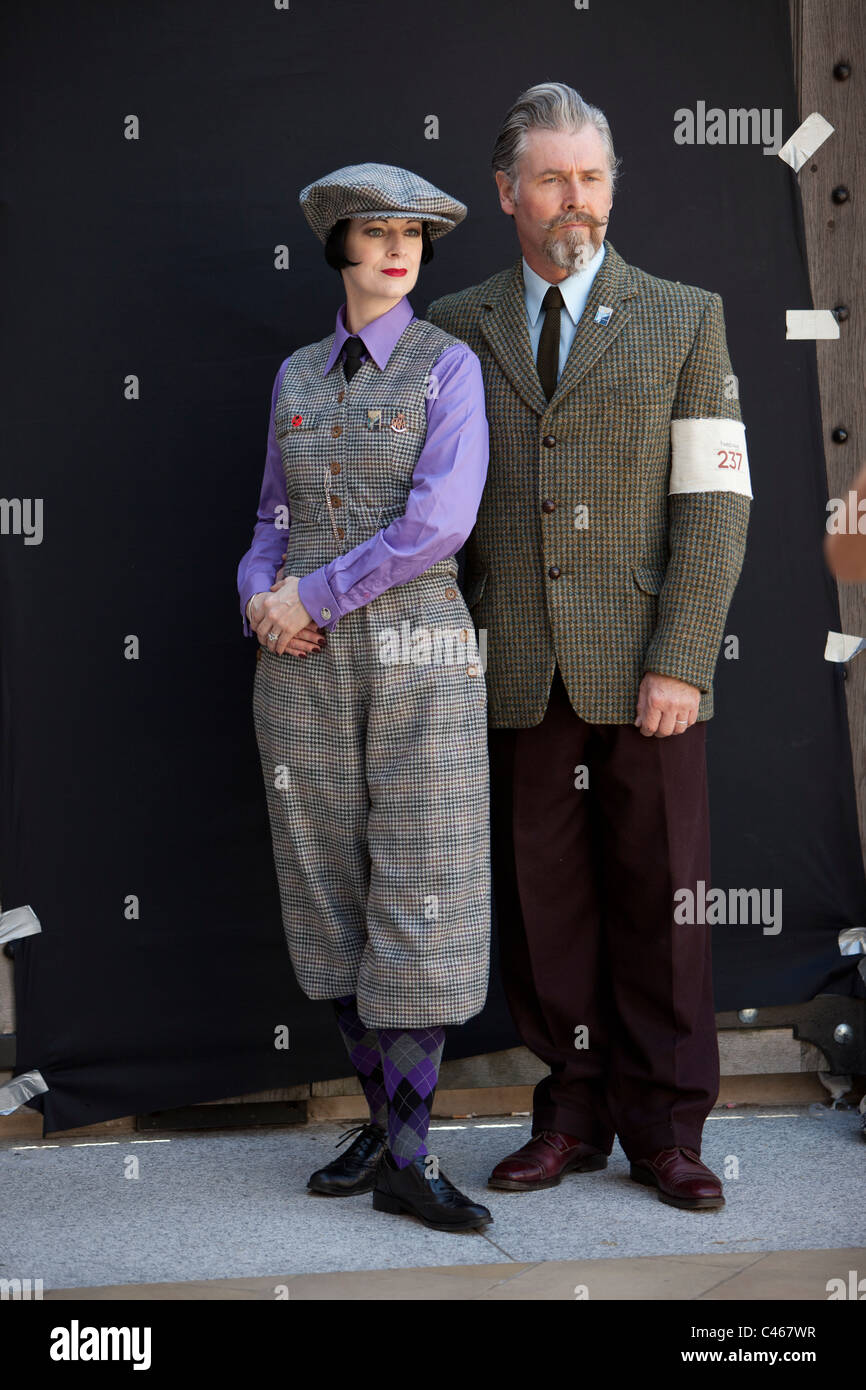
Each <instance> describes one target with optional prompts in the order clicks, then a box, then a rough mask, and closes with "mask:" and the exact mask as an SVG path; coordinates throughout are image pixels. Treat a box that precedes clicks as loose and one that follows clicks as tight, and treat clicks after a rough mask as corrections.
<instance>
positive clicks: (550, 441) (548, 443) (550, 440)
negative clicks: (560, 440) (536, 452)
mask: <svg viewBox="0 0 866 1390" xmlns="http://www.w3.org/2000/svg"><path fill="white" fill-rule="evenodd" d="M541 442H542V444H543V445H544V447H545V449H552V448H553V446H554V444H555V443H556V438H555V436H554V435H552V434H546V435H545V436H544V438H543V439H542V441H541Z"/></svg>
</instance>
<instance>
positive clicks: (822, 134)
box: [779, 111, 835, 174]
mask: <svg viewBox="0 0 866 1390" xmlns="http://www.w3.org/2000/svg"><path fill="white" fill-rule="evenodd" d="M834 129H835V127H834V126H831V124H830V122H829V121H825V120H824V117H823V116H822V115H821V112H820V111H813V112H812V114H811V116H807V117H806V119H805V121H804V122H803V124H802V125H801V126H798V127H797V129H796V130H795V131H794V134H793V135H792V136H791V138H790V140H788V141H786V143H785V144H784V145H783V146H782V148H781V149H780V150H779V158H780V159H784V161H785V163H786V164H790V166H791V168H792V169H793V170H794V173H795V174H798V173H799V172H800V170H801V169H802V167H803V165H804V164H805V163H806V160H807V159H811V158H812V155H813V154H814V153H815V151H816V150H817V149H820V147H821V146H822V145H823V143H824V141H825V140H826V139H827V138H828V136H830V135H832V134H833V131H834Z"/></svg>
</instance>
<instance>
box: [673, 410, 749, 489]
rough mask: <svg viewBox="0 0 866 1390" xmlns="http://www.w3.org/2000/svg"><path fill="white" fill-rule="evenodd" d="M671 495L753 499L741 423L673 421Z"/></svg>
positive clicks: (744, 433)
mask: <svg viewBox="0 0 866 1390" xmlns="http://www.w3.org/2000/svg"><path fill="white" fill-rule="evenodd" d="M668 492H669V493H675V492H739V493H742V495H743V496H744V497H751V496H752V488H751V479H750V477H749V458H748V455H747V453H746V427H745V425H744V424H743V423H742V421H741V420H722V419H717V420H671V482H670V487H669V489H668Z"/></svg>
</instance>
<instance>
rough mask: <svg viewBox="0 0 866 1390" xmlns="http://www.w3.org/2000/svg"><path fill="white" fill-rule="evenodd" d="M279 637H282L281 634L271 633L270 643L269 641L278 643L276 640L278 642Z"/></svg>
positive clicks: (269, 636)
mask: <svg viewBox="0 0 866 1390" xmlns="http://www.w3.org/2000/svg"><path fill="white" fill-rule="evenodd" d="M279 635H280V634H279V633H278V632H269V633H268V641H269V642H276V640H277V638H278V637H279Z"/></svg>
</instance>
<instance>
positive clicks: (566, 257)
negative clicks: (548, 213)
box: [541, 227, 599, 274]
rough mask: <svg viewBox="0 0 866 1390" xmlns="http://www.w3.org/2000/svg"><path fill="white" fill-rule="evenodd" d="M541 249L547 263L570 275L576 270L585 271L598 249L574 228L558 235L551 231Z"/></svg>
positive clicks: (569, 228) (554, 230)
mask: <svg viewBox="0 0 866 1390" xmlns="http://www.w3.org/2000/svg"><path fill="white" fill-rule="evenodd" d="M541 249H542V252H543V254H544V255H545V256H546V257H547V259H548V260H549V261H552V262H553V264H554V265H555V266H558V267H559V269H560V270H567V271H568V272H569V273H570V274H571V273H573V272H574V271H576V270H585V268H586V267H587V266H588V265H589V263H590V261H591V260H593V258H594V257H595V254H596V252H597V251H598V249H599V248H598V247H597V246H594V245H593V244H592V241H591V240H587V239H585V238H584V236H583V234H582V233H581V232H579V231H578V229H577V228H576V227H568V228H567V229H566V230H565V232H564V233H563V232H562V231H560V233H559V235H557V232H556V229H555V228H554V229H553V230H551V231H550V232H549V233H548V234H547V236H546V237H545V240H544V244H543V245H542V248H541Z"/></svg>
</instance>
